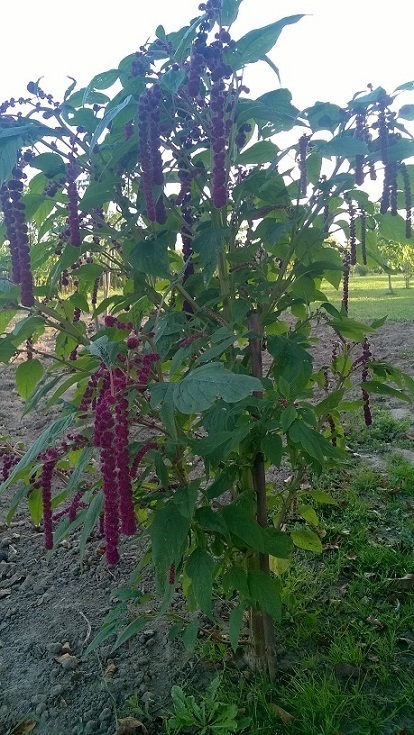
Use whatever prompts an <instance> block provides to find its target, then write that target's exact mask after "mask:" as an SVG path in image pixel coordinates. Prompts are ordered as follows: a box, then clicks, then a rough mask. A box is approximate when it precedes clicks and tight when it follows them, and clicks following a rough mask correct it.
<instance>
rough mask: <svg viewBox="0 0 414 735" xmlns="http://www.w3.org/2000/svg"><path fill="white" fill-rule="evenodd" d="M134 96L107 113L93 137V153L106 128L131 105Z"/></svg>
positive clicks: (91, 146) (129, 96)
mask: <svg viewBox="0 0 414 735" xmlns="http://www.w3.org/2000/svg"><path fill="white" fill-rule="evenodd" d="M131 99H132V96H131V95H130V94H129V95H128V97H126V98H125V99H124V101H123V102H121V103H120V104H119V105H117V106H116V107H113V108H112V110H110V111H109V112H107V113H106V115H104V117H103V118H102V120H100V122H99V124H98V125H97V128H96V130H95V132H94V134H93V136H92V139H91V142H90V150H91V151H93V149H94V147H95V146H96V144H97V143H98V141H99V138H100V137H101V135H102V133H103V132H104V130H105V128H107V127H108V125H109V123H110V122H112V120H115V118H116V116H117V115H119V113H120V112H121V110H123V109H124V107H126V106H127V105H129V103H130V102H131ZM68 103H70V100H68Z"/></svg>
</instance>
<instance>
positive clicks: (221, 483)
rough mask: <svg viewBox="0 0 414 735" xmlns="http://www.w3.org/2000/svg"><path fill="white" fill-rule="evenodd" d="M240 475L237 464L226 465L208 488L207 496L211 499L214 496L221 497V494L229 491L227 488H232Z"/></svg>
mask: <svg viewBox="0 0 414 735" xmlns="http://www.w3.org/2000/svg"><path fill="white" fill-rule="evenodd" d="M238 475H239V470H238V468H237V467H236V466H235V465H233V464H231V465H229V466H227V467H225V468H224V469H223V470H222V471H221V472H220V473H219V474H217V475H216V477H215V478H214V482H212V483H211V485H209V486H208V487H207V488H206V490H205V494H206V497H207V498H208V499H209V500H213V498H218V497H220V495H223V493H225V492H227V490H230V488H231V487H232V486H233V485H234V483H235V481H236V479H237V477H238Z"/></svg>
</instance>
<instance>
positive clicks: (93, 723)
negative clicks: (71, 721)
mask: <svg viewBox="0 0 414 735" xmlns="http://www.w3.org/2000/svg"><path fill="white" fill-rule="evenodd" d="M98 727H99V722H98V720H89V722H87V723H86V725H85V727H84V730H83V732H84V735H94V733H96V731H97V729H98Z"/></svg>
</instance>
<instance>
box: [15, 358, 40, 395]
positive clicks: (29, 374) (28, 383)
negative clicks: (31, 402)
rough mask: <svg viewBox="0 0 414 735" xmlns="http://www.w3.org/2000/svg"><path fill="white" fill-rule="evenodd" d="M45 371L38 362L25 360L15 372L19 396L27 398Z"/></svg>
mask: <svg viewBox="0 0 414 735" xmlns="http://www.w3.org/2000/svg"><path fill="white" fill-rule="evenodd" d="M44 372H45V369H44V367H43V365H42V363H41V362H40V360H26V361H25V362H21V363H20V365H18V367H17V370H16V387H17V392H18V394H19V396H21V397H22V398H25V399H26V398H28V396H29V395H30V394H31V393H32V391H33V390H34V389H35V387H36V384H37V383H38V382H39V380H40V378H41V377H42V376H43V374H44Z"/></svg>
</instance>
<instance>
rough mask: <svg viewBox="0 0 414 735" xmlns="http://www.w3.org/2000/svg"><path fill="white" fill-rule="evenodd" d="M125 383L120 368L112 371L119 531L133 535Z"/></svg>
mask: <svg viewBox="0 0 414 735" xmlns="http://www.w3.org/2000/svg"><path fill="white" fill-rule="evenodd" d="M126 384H127V380H126V376H125V375H124V374H123V373H122V371H121V370H116V371H115V373H114V390H115V395H116V400H115V425H114V432H115V457H116V466H117V468H118V491H119V511H120V516H121V531H122V533H124V534H126V535H127V536H133V535H134V533H136V530H137V522H136V515H135V508H134V503H133V500H132V483H131V472H130V468H129V449H128V445H129V418H128V400H127V398H126V397H125V388H126Z"/></svg>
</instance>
